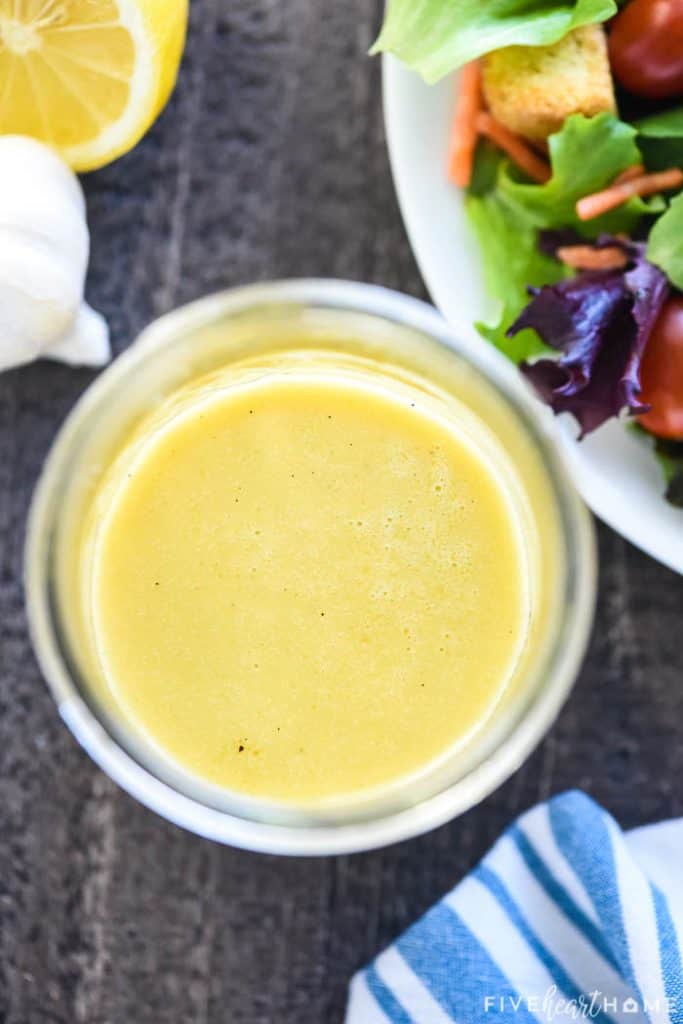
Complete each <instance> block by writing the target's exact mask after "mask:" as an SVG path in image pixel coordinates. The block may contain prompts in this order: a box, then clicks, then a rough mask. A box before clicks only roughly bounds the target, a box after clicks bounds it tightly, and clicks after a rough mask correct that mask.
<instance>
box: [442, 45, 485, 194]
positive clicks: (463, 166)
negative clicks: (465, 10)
mask: <svg viewBox="0 0 683 1024" xmlns="http://www.w3.org/2000/svg"><path fill="white" fill-rule="evenodd" d="M480 108H481V68H480V66H479V61H476V60H473V61H471V62H470V63H469V64H465V66H464V67H463V69H462V71H461V72H460V79H459V81H458V100H457V103H456V107H455V114H454V115H453V125H452V127H451V139H450V146H449V149H448V177H449V178H450V180H451V181H452V182H453V183H454V184H455V185H459V186H460V188H466V187H467V186H468V185H469V183H470V181H471V180H472V167H473V164H474V151H475V149H476V146H477V114H478V113H479V110H480Z"/></svg>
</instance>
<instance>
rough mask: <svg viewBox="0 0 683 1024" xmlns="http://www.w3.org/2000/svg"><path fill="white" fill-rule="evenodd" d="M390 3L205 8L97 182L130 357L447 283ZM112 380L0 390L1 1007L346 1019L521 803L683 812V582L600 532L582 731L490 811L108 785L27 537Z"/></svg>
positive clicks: (128, 1016)
mask: <svg viewBox="0 0 683 1024" xmlns="http://www.w3.org/2000/svg"><path fill="white" fill-rule="evenodd" d="M381 6H382V3H381V0H347V2H345V3H337V4H322V3H320V2H319V0H287V2H286V3H284V2H282V0H234V2H232V3H230V2H228V0H194V2H193V4H192V19H191V21H192V23H191V32H190V39H189V45H188V49H187V53H186V57H185V60H184V63H183V68H182V73H181V77H180V82H179V87H178V90H177V92H176V94H175V96H174V98H173V101H172V103H171V105H170V107H169V109H168V110H167V111H166V113H165V114H164V116H163V117H162V119H161V121H160V122H159V123H158V124H157V126H156V127H155V128H154V130H153V131H152V132H151V134H150V135H149V136H148V137H147V138H146V139H145V140H144V142H143V143H142V144H141V145H140V146H139V147H138V148H137V149H136V150H135V151H134V152H133V153H132V154H130V155H129V156H127V157H125V158H124V159H122V160H120V161H119V162H117V163H116V164H114V165H113V166H112V167H110V168H107V169H105V170H104V171H101V172H99V173H97V174H93V175H91V176H89V177H88V178H87V180H86V181H85V187H86V191H87V195H88V204H89V214H90V223H91V227H92V233H93V252H92V267H91V274H90V280H89V287H88V293H89V298H90V300H91V302H92V303H93V305H94V306H95V307H96V308H98V309H101V310H102V311H103V312H104V313H106V315H107V316H108V318H109V321H110V323H111V326H112V329H113V335H114V340H115V345H116V348H117V349H118V350H120V349H122V348H124V347H125V346H126V345H127V344H128V343H129V342H130V341H131V339H132V338H133V337H134V336H135V335H136V333H137V332H138V331H139V330H140V328H141V327H142V326H143V325H145V324H146V323H147V322H148V321H149V320H150V319H151V318H152V317H154V316H156V315H157V314H159V313H161V312H163V311H164V310H167V309H169V308H170V307H172V306H174V305H176V304H178V303H180V302H184V301H187V300H189V299H192V298H195V297H197V296H199V295H202V294H204V293H206V292H208V291H211V290H213V289H217V288H221V287H224V286H226V285H232V284H238V283H241V282H246V281H251V280H255V279H267V278H278V277H293V276H300V275H319V276H325V275H330V276H336V277H348V278H357V279H363V280H369V281H376V282H380V283H382V284H386V285H389V286H391V287H394V288H399V289H403V290H405V291H408V292H411V293H413V294H416V295H423V294H424V291H423V286H422V284H421V281H420V277H419V275H418V272H417V269H416V267H415V264H414V261H413V259H412V256H411V253H410V250H409V247H408V244H407V241H406V238H405V234H404V231H403V228H402V225H401V221H400V218H399V214H398V210H397V206H396V202H395V199H394V193H393V188H392V184H391V180H390V176H389V169H388V165H387V158H386V153H385V145H384V137H383V129H382V117H381V97H380V81H379V67H378V65H377V63H376V62H372V61H371V60H369V59H367V58H366V56H365V51H366V49H367V47H368V45H369V43H370V41H371V38H372V35H373V33H374V31H375V30H376V27H377V25H378V23H379V19H380V8H381ZM89 380H90V374H88V373H85V372H82V371H74V370H69V369H65V368H62V367H59V366H56V365H52V364H48V363H43V364H39V365H35V366H32V367H29V368H25V369H21V370H18V371H15V372H12V373H8V374H6V375H4V376H3V377H1V378H0V701H1V709H0V807H1V811H0V814H1V819H0V934H1V936H2V946H1V949H0V1020H2V1021H4V1022H6V1024H48V1022H59V1024H74V1022H85V1024H105V1022H107V1024H171V1022H172V1024H181V1022H182V1024H185V1022H197V1024H204V1022H206V1024H219V1022H220V1024H233V1022H234V1024H262V1022H263V1024H266V1022H267V1024H271V1022H272V1024H288V1022H291V1024H321V1022H328V1021H330V1022H338V1021H341V1019H342V1013H343V1005H344V1000H345V990H346V985H347V981H348V978H349V976H350V975H351V973H352V972H353V971H354V970H355V969H356V968H357V967H359V966H360V965H361V964H363V963H364V962H365V961H366V960H367V959H368V958H369V957H370V956H371V955H372V954H373V953H374V952H376V951H377V950H379V949H380V947H382V946H383V945H384V944H385V943H387V942H388V941H390V940H391V939H392V938H393V937H394V936H396V935H397V934H398V933H399V932H400V931H401V930H402V929H403V928H405V926H406V925H408V924H409V923H410V922H411V921H413V920H414V919H415V917H416V916H417V915H419V914H420V913H421V912H422V911H423V910H425V909H426V908H427V907H428V906H429V904H430V903H432V901H433V900H434V899H435V898H436V897H438V896H439V895H440V894H441V893H442V892H443V891H444V890H445V889H446V888H448V887H449V886H451V885H452V884H453V883H454V882H455V881H456V880H457V879H458V878H459V877H460V876H461V875H462V874H463V872H465V871H466V870H467V869H468V868H469V867H470V866H472V865H473V864H474V862H475V861H476V860H477V858H478V857H479V856H480V855H481V854H482V853H483V852H484V851H485V850H486V848H487V847H488V846H489V844H490V843H491V842H492V840H493V839H494V838H495V837H496V836H497V835H498V833H499V832H500V830H501V829H502V828H503V826H504V825H505V824H507V823H508V822H509V821H510V819H511V818H512V817H513V816H514V815H516V814H517V813H518V812H519V811H521V810H522V809H524V808H526V807H528V806H529V805H530V804H532V803H534V802H535V801H537V800H539V799H542V798H544V797H547V796H548V795H549V794H550V793H552V792H556V791H559V790H562V789H565V788H567V787H572V786H580V787H583V788H585V789H586V790H588V792H590V793H592V794H594V795H595V796H596V797H597V798H598V799H600V800H601V801H603V802H604V803H605V804H606V806H607V807H608V808H609V809H610V810H612V811H613V812H615V813H616V814H617V815H618V816H619V817H620V819H621V820H622V821H623V822H624V823H625V824H626V825H634V824H636V823H640V822H646V821H651V820H654V819H657V818H661V817H664V816H669V815H676V814H681V813H682V812H683V795H682V793H683V791H682V790H681V784H680V780H681V777H682V776H683V744H682V743H681V741H680V734H681V722H682V721H683V671H682V666H683V647H682V646H681V629H682V612H683V582H682V581H681V580H680V579H679V578H678V577H676V576H674V575H673V574H672V573H670V572H668V571H667V570H666V569H663V568H662V567H660V566H658V565H656V564H655V563H654V562H653V561H651V560H650V559H648V558H647V557H645V556H644V555H642V554H640V553H639V552H637V551H636V550H634V549H633V548H632V547H630V546H629V545H628V544H626V543H625V542H624V541H623V540H621V539H620V538H619V537H617V536H616V535H615V534H614V533H612V532H610V531H609V530H607V529H601V531H600V562H601V583H600V599H599V605H598V612H597V624H596V629H595V634H594V637H593V642H592V645H591V649H590V653H589V657H588V660H587V663H586V665H585V667H584V669H583V671H582V673H581V677H580V680H579V683H578V685H577V687H576V690H575V692H574V695H573V697H572V698H571V700H570V702H569V704H568V706H567V707H566V709H565V710H564V712H563V714H562V716H561V718H560V720H559V722H558V724H557V726H556V727H555V729H554V730H553V731H552V733H551V735H550V736H549V737H548V739H547V740H546V741H545V743H544V744H543V745H542V747H541V749H540V750H539V751H538V752H537V753H536V755H535V756H534V757H532V759H531V760H530V761H529V762H528V763H527V764H526V765H525V766H524V767H523V768H522V769H521V770H520V771H519V772H518V773H517V774H516V775H515V776H514V778H513V779H512V780H511V781H510V782H509V783H508V784H507V785H505V786H504V787H503V788H502V789H501V790H500V791H499V792H498V793H496V794H495V795H494V796H493V797H491V798H490V799H489V800H487V801H486V802H485V803H484V804H483V805H482V806H481V807H479V808H477V809H475V810H473V811H472V812H470V813H469V814H467V815H465V817H463V818H462V819H461V820H459V821H457V822H455V823H453V824H451V825H448V826H446V827H444V828H441V829H439V830H438V831H436V832H434V833H432V834H431V835H428V836H425V837H423V838H421V839H417V840H414V841H412V842H408V843H404V844H402V845H400V846H397V847H394V848H391V849H388V850H384V851H382V852H378V853H372V854H368V855H360V856H352V857H341V858H338V859H328V860H317V861H316V860H310V861H296V860H287V859H277V858H274V857H265V856H256V855H251V854H247V853H242V852H239V851H236V850H231V849H226V848H222V847H220V846H217V845H212V844H211V843H208V842H204V841H202V840H200V839H197V838H195V837H194V836H192V835H189V834H187V833H185V832H182V831H180V830H179V829H177V828H174V827H173V826H171V825H169V824H166V823H165V822H163V821H161V820H159V819H158V818H156V817H155V816H154V815H153V814H151V813H150V812H148V811H146V810H145V809H143V808H142V807H140V806H138V805H137V804H136V803H134V802H133V800H131V799H130V798H129V797H128V796H126V795H125V794H124V793H122V792H121V791H119V790H118V789H117V788H116V786H114V785H113V784H112V783H110V782H109V781H108V780H107V779H106V778H105V777H104V776H103V775H102V774H101V773H100V772H99V771H98V770H97V769H96V768H95V767H94V766H93V765H92V764H91V763H90V761H89V760H88V759H87V757H86V756H85V755H84V754H83V753H82V752H81V751H80V750H79V749H78V747H77V746H76V744H75V742H74V741H73V740H72V738H71V737H70V735H69V734H68V733H67V731H66V730H65V729H64V727H63V726H62V725H61V724H60V722H59V720H58V717H57V713H56V711H55V707H54V705H53V703H52V700H51V698H50V696H49V694H48V692H47V689H46V687H45V685H44V683H43V681H42V680H41V678H40V675H39V672H38V669H37V667H36V664H35V661H34V658H33V656H32V654H31V651H30V648H29V643H28V639H27V633H26V623H25V619H24V612H23V606H22V589H21V547H22V540H23V532H24V522H25V517H26V510H27V505H28V500H29V495H30V492H31V488H32V485H33V483H34V481H35V479H36V475H37V473H38V469H39V466H40V463H41V460H42V458H43V456H44V454H45V452H46V450H47V447H48V445H49V444H50V441H51V439H52V438H53V436H54V433H55V430H56V429H57V426H58V424H59V423H60V421H61V420H62V418H63V416H64V414H65V413H66V411H67V410H68V409H69V407H70V406H71V405H72V403H73V402H74V401H75V399H76V398H77V396H78V395H79V394H80V392H81V391H82V390H83V388H84V387H85V386H86V384H87V383H88V381H89Z"/></svg>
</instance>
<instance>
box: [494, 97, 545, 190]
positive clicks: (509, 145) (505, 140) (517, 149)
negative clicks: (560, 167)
mask: <svg viewBox="0 0 683 1024" xmlns="http://www.w3.org/2000/svg"><path fill="white" fill-rule="evenodd" d="M477 129H478V131H479V132H480V134H481V135H485V136H486V138H487V139H490V140H491V142H493V144H494V145H495V146H498V148H499V149H502V150H503V152H504V153H507V155H508V156H509V157H510V159H511V160H512V162H513V163H515V164H517V166H518V167H519V168H521V170H523V171H524V172H525V174H528V175H529V177H530V178H531V179H532V180H533V181H537V182H539V184H543V182H546V181H547V180H548V179H549V177H550V167H549V166H548V164H547V163H546V162H545V160H542V159H541V157H540V156H538V155H537V154H536V153H534V151H533V149H532V148H531V146H528V145H527V144H526V142H523V141H522V139H520V138H519V136H518V135H513V134H512V132H511V131H508V129H507V128H505V127H504V125H502V124H501V123H500V122H499V121H496V119H495V118H493V117H491V115H490V114H487V113H486V112H485V111H481V113H480V114H479V115H478V116H477Z"/></svg>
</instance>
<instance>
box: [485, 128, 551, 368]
mask: <svg viewBox="0 0 683 1024" xmlns="http://www.w3.org/2000/svg"><path fill="white" fill-rule="evenodd" d="M504 163H505V160H504V158H502V157H501V154H500V153H499V151H498V150H495V149H493V147H491V146H489V145H488V144H486V143H484V144H482V145H480V146H479V147H478V148H477V155H476V161H475V168H474V176H473V180H472V185H471V186H470V189H469V191H468V195H467V197H466V199H465V209H466V212H467V215H468V218H469V221H470V223H471V225H472V227H473V229H474V232H475V234H476V236H477V241H478V243H479V247H480V249H481V253H482V266H483V271H484V281H485V284H486V290H487V291H488V293H489V295H490V296H491V298H493V299H495V300H496V301H497V302H498V304H499V313H498V316H497V317H496V318H495V320H494V321H493V322H491V323H486V324H485V323H478V324H477V325H476V326H477V330H478V331H479V333H480V334H481V335H482V336H483V337H484V338H486V339H487V340H488V341H490V342H492V343H493V344H494V345H495V346H496V347H497V348H499V349H500V350H501V351H502V352H504V353H505V355H506V356H508V357H509V358H510V359H512V360H513V361H514V362H516V363H520V362H522V361H523V360H525V359H529V358H531V356H534V355H537V354H539V353H540V352H545V351H547V348H546V346H545V345H544V344H543V342H542V341H541V339H540V338H539V336H538V335H537V334H536V332H535V331H532V330H527V331H520V332H519V334H517V335H516V336H515V337H514V338H506V337H505V331H506V329H507V328H508V327H509V326H510V324H511V323H512V322H513V320H515V319H516V318H517V316H518V315H519V313H520V312H521V311H522V309H524V307H525V306H526V304H527V303H528V301H529V295H528V293H527V287H528V286H529V285H535V286H540V285H543V284H554V283H555V282H556V281H559V280H561V279H562V278H563V277H564V276H565V270H564V268H563V267H562V266H561V264H559V263H558V262H557V261H556V260H553V259H551V258H550V257H549V256H546V255H544V254H543V253H542V252H540V251H539V248H538V231H537V230H536V228H535V227H534V225H533V224H532V222H531V221H530V219H529V218H528V217H527V216H526V215H525V214H524V212H523V211H521V210H520V209H518V208H515V207H514V206H511V205H510V204H509V203H508V202H507V200H506V199H505V197H504V196H503V195H502V194H501V191H500V189H499V188H498V185H497V182H498V177H499V172H500V169H501V167H502V166H503V165H504Z"/></svg>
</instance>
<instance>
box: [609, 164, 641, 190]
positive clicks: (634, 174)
mask: <svg viewBox="0 0 683 1024" xmlns="http://www.w3.org/2000/svg"><path fill="white" fill-rule="evenodd" d="M644 174H645V168H644V167H643V165H642V164H633V166H632V167H627V168H626V170H625V171H622V172H621V174H617V176H616V178H615V179H614V181H613V182H612V184H613V185H621V184H623V182H625V181H633V179H634V178H642V176H643V175H644Z"/></svg>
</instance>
